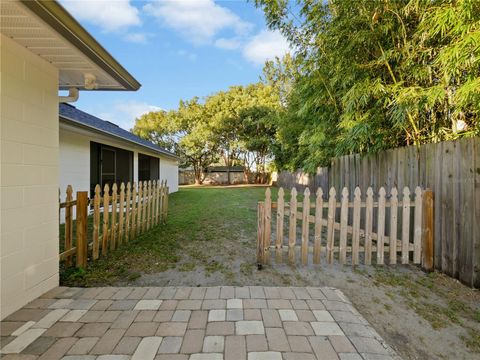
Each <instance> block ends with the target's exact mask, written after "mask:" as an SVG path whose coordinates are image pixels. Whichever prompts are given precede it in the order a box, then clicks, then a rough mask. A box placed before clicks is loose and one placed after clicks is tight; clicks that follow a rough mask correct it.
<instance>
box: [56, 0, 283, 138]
mask: <svg viewBox="0 0 480 360" xmlns="http://www.w3.org/2000/svg"><path fill="white" fill-rule="evenodd" d="M60 2H61V3H62V4H63V5H64V6H65V7H66V8H67V10H69V11H70V13H71V14H72V15H73V16H74V17H75V18H76V19H77V20H78V21H79V22H80V23H81V24H82V25H83V26H84V27H85V28H86V29H87V30H88V31H89V32H90V33H91V34H92V35H93V36H94V37H95V38H96V39H97V40H98V41H99V42H100V43H101V44H102V45H103V46H104V47H105V48H106V49H107V50H108V51H109V52H110V53H111V54H112V55H113V56H114V57H115V58H116V59H117V60H118V61H119V62H120V63H121V64H122V65H123V66H124V67H125V68H126V69H127V70H128V71H129V72H130V73H131V74H132V75H133V76H134V77H135V78H136V79H137V80H138V81H139V82H140V83H141V84H142V87H141V88H140V90H138V91H137V92H129V91H128V92H127V91H125V92H118V91H117V92H113V91H112V92H108V91H102V92H98V91H97V92H87V91H83V92H81V94H80V99H79V101H78V102H77V103H76V104H75V106H77V107H78V108H79V109H82V110H84V111H87V112H90V113H92V114H94V115H96V116H99V117H101V118H103V119H105V120H109V121H112V122H115V123H117V124H119V125H120V126H122V127H124V128H126V129H129V128H131V127H132V126H133V124H134V119H135V117H136V116H139V115H141V114H142V113H144V112H147V111H149V110H156V109H166V110H168V109H173V108H176V107H177V105H178V102H179V100H180V99H189V98H191V97H193V96H199V97H203V96H206V95H209V94H211V93H213V92H216V91H218V90H222V89H227V88H228V87H229V86H231V85H242V84H248V83H251V82H256V81H258V79H259V76H260V74H261V70H262V66H263V63H264V61H265V60H266V59H269V58H273V57H274V56H276V55H278V56H281V55H283V54H284V53H285V52H286V51H287V50H288V44H287V42H286V41H285V39H284V38H283V37H282V36H281V35H280V34H279V33H276V32H271V31H269V30H268V29H267V28H266V25H265V19H264V17H263V13H262V11H261V10H259V9H256V8H255V6H254V5H253V3H252V2H247V1H243V0H237V1H234V0H232V1H214V0H168V1H131V0H109V1H101V0H98V1H95V0H86V1H85V0H83V1H78V0H61V1H60Z"/></svg>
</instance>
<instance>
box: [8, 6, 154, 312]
mask: <svg viewBox="0 0 480 360" xmlns="http://www.w3.org/2000/svg"><path fill="white" fill-rule="evenodd" d="M0 23H1V27H0V75H1V76H0V78H1V86H0V125H1V134H0V152H1V162H0V173H1V177H0V187H1V193H0V194H1V204H0V208H1V216H0V277H1V279H0V319H4V318H5V317H6V316H8V315H9V314H11V313H12V312H14V311H15V310H17V309H19V308H21V307H22V306H23V305H25V304H26V303H28V302H29V301H31V300H33V299H35V298H36V297H38V296H40V295H41V294H43V293H45V292H46V291H48V290H50V289H52V288H54V287H56V286H58V284H59V261H58V259H59V257H58V231H59V229H58V228H59V226H58V189H59V187H60V184H59V168H60V164H59V111H58V109H59V105H58V104H59V102H61V101H65V100H69V99H64V98H63V99H62V98H60V97H59V95H58V90H59V89H65V90H70V95H71V99H72V100H73V99H74V98H75V97H76V95H77V93H78V90H80V91H83V90H94V89H95V90H137V89H138V88H139V87H140V84H139V83H138V81H137V80H135V78H134V77H133V76H132V75H130V74H129V73H128V72H127V71H126V70H125V69H124V68H123V67H122V66H121V65H120V64H119V63H118V62H117V61H116V60H115V59H114V58H113V57H112V56H111V55H110V54H109V53H108V52H107V51H106V50H105V49H104V48H103V47H102V46H101V45H100V44H99V43H98V42H97V41H96V40H95V39H94V38H93V37H92V36H91V35H90V34H89V33H88V32H87V31H86V30H85V29H84V28H83V27H82V26H81V25H80V24H79V23H78V22H77V21H76V20H75V19H74V18H73V17H72V16H71V15H70V14H69V13H68V12H67V11H66V10H65V9H64V8H63V7H62V6H61V5H59V4H58V3H57V2H56V1H40V0H1V1H0ZM101 96H102V94H101V93H98V97H99V101H101ZM100 142H101V141H100ZM152 153H153V150H152ZM87 185H89V182H88V183H87Z"/></svg>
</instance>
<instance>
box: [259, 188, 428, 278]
mask: <svg viewBox="0 0 480 360" xmlns="http://www.w3.org/2000/svg"><path fill="white" fill-rule="evenodd" d="M288 195H290V196H288ZM411 195H412V197H413V198H411ZM286 197H289V201H286V200H287V199H286ZM350 199H352V201H350ZM298 225H300V226H298ZM287 226H288V231H286V229H287ZM392 244H393V246H392ZM273 255H274V256H273ZM271 257H274V258H275V262H277V263H282V262H288V263H289V264H291V265H296V264H297V262H298V260H300V264H302V265H308V264H309V263H313V264H320V263H321V261H322V260H321V259H322V257H324V258H325V260H324V261H326V262H327V263H328V264H332V263H333V262H334V260H338V262H339V263H340V264H351V265H357V264H360V263H363V264H365V265H371V264H378V265H383V264H391V265H393V264H397V263H401V264H409V263H413V264H421V265H422V267H423V268H424V269H425V270H427V271H431V270H433V193H432V191H430V190H428V189H427V190H422V189H421V188H420V187H417V188H416V189H415V192H414V194H411V192H410V189H409V188H408V187H405V188H404V189H403V191H402V196H401V199H399V194H398V190H397V189H396V188H392V190H391V192H390V194H389V195H388V196H387V194H386V191H385V189H384V188H383V187H381V188H380V190H379V192H378V195H377V196H374V193H373V190H372V188H370V187H369V188H368V189H367V191H366V196H365V197H364V198H362V192H361V190H360V188H358V187H357V188H355V191H354V194H353V196H352V198H350V194H349V192H348V189H347V188H343V190H342V193H341V196H340V201H337V191H336V190H335V188H333V187H332V188H331V189H330V191H329V194H328V198H327V199H324V194H323V191H322V189H321V188H319V189H318V190H317V193H316V197H315V202H313V203H311V202H310V190H309V189H308V188H306V189H305V191H304V193H303V199H297V190H296V189H295V188H292V190H291V193H290V194H285V193H284V190H283V188H279V190H278V198H277V201H272V198H271V190H270V188H268V189H267V190H266V193H265V201H260V202H259V203H258V238H257V262H258V263H259V264H261V265H263V264H268V263H269V262H270V258H271Z"/></svg>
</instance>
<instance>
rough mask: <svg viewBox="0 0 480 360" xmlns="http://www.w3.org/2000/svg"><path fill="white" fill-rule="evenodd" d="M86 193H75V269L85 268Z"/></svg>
mask: <svg viewBox="0 0 480 360" xmlns="http://www.w3.org/2000/svg"><path fill="white" fill-rule="evenodd" d="M87 212H88V192H87V191H77V267H83V268H86V267H87Z"/></svg>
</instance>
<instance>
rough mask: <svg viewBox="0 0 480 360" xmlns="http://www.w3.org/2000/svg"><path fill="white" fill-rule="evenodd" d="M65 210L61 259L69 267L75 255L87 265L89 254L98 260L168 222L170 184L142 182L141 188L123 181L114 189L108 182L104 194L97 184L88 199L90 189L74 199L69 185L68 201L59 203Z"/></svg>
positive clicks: (81, 263)
mask: <svg viewBox="0 0 480 360" xmlns="http://www.w3.org/2000/svg"><path fill="white" fill-rule="evenodd" d="M62 209H65V222H64V225H63V226H64V234H61V238H63V241H62V242H61V244H60V249H61V253H60V261H62V260H65V264H66V266H71V265H72V264H73V256H74V255H75V264H76V266H77V267H79V266H81V267H86V266H87V259H88V258H89V257H90V258H91V259H92V260H97V259H98V258H99V256H100V254H102V255H106V254H107V253H108V252H109V251H111V250H115V249H116V248H118V247H119V246H121V245H122V244H124V243H126V242H128V241H129V240H131V239H134V238H135V237H137V236H140V235H141V234H143V233H145V232H147V231H149V230H150V229H151V228H152V227H154V226H156V225H158V224H160V223H165V222H166V220H167V211H168V186H167V183H166V181H165V182H163V181H148V182H147V181H144V182H139V183H138V187H137V184H136V183H133V186H131V185H130V183H127V185H126V186H125V184H124V183H121V184H120V186H119V187H118V186H117V184H113V185H112V187H111V188H110V186H109V185H108V184H106V185H105V187H104V189H103V193H102V190H101V188H100V185H97V186H95V195H94V197H93V198H92V199H89V198H88V192H87V191H77V193H76V199H73V189H72V187H71V186H70V185H69V186H68V187H67V191H66V197H65V201H64V202H61V201H60V204H59V211H61V210H62ZM74 209H75V211H74ZM74 213H76V219H75V220H74V219H73V214H74ZM89 213H90V216H89ZM62 235H63V236H62Z"/></svg>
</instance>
